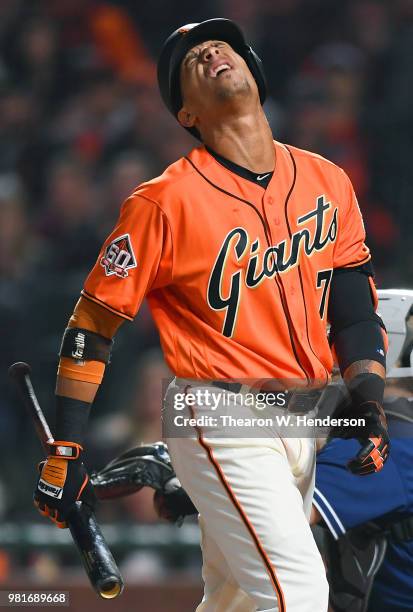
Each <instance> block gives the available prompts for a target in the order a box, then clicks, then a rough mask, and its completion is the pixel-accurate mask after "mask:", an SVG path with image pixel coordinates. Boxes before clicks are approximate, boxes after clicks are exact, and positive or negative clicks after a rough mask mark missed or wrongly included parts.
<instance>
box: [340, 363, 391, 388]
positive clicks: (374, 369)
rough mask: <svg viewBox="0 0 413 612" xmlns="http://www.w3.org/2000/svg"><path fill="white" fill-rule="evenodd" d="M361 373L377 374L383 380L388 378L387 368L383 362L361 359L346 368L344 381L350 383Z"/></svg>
mask: <svg viewBox="0 0 413 612" xmlns="http://www.w3.org/2000/svg"><path fill="white" fill-rule="evenodd" d="M360 374H377V376H380V378H382V379H383V380H384V379H385V378H386V370H385V369H384V367H383V365H382V364H381V363H379V362H378V361H373V360H372V359H360V360H359V361H354V363H352V364H350V365H349V366H348V367H347V368H346V370H345V372H344V374H343V379H344V382H345V383H347V384H348V383H349V382H350V381H351V380H353V379H354V378H355V377H356V376H359V375H360Z"/></svg>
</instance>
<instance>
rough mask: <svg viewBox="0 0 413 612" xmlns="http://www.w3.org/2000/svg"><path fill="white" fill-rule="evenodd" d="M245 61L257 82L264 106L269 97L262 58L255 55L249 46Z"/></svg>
mask: <svg viewBox="0 0 413 612" xmlns="http://www.w3.org/2000/svg"><path fill="white" fill-rule="evenodd" d="M244 59H245V60H246V63H247V66H248V68H249V69H250V71H251V73H252V76H253V77H254V79H255V82H256V83H257V87H258V93H259V95H260V102H261V104H264V102H265V98H266V97H267V79H266V78H265V72H264V67H263V65H262V61H261V58H260V57H259V56H258V55H257V53H255V51H254V49H252V48H251V47H249V46H248V47H247V49H246V53H245V55H244Z"/></svg>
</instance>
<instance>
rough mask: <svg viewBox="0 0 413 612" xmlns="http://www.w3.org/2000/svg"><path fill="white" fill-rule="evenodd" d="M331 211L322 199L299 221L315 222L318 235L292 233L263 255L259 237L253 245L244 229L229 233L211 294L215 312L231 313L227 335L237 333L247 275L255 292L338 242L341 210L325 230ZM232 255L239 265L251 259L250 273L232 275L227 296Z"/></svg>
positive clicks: (307, 231)
mask: <svg viewBox="0 0 413 612" xmlns="http://www.w3.org/2000/svg"><path fill="white" fill-rule="evenodd" d="M330 208H331V203H330V202H327V201H326V198H325V196H324V195H321V196H319V197H318V198H317V206H316V208H315V209H314V210H312V211H310V212H309V213H307V214H305V215H303V216H302V217H299V218H298V219H297V224H298V225H302V224H304V223H307V221H310V220H312V219H315V222H316V223H315V231H314V233H313V234H312V232H311V231H310V229H308V228H307V227H304V228H303V229H300V230H298V231H297V232H295V233H294V234H292V236H291V239H288V240H287V239H286V240H282V241H281V242H279V243H278V244H276V245H272V246H269V247H268V248H267V249H266V250H265V251H264V252H263V253H262V255H261V253H260V249H261V244H260V240H259V238H257V239H256V240H254V241H253V242H252V243H251V241H250V237H249V235H248V232H247V230H246V229H244V228H243V227H236V228H234V229H232V230H231V231H230V232H229V233H228V234H227V236H226V237H225V239H224V242H223V244H222V246H221V249H220V251H219V253H218V256H217V259H216V261H215V265H214V267H213V269H212V272H211V276H210V279H209V283H208V293H207V299H208V305H209V306H210V308H212V309H213V310H225V309H226V311H227V312H226V317H225V321H224V327H223V334H224V336H228V337H231V336H232V335H233V333H234V329H235V322H236V317H237V312H238V308H239V302H240V298H241V280H242V278H243V276H244V275H245V276H244V279H243V280H244V284H245V286H246V287H247V288H249V289H254V288H255V287H258V286H259V285H260V284H261V283H262V282H263V281H264V280H265V279H270V278H274V276H275V275H276V274H277V273H285V272H287V271H288V270H290V269H291V268H292V267H294V266H295V265H296V264H297V263H298V262H299V258H300V254H301V253H302V252H304V253H305V255H306V256H307V257H310V256H311V255H312V254H313V253H314V252H315V251H318V252H319V251H322V250H323V249H324V248H325V247H326V246H327V245H328V244H329V243H333V242H334V241H335V240H336V237H337V229H338V219H337V213H338V209H337V208H335V209H334V211H333V214H332V217H331V221H330V223H329V225H328V227H327V229H326V228H325V213H326V211H327V210H329V209H330ZM249 245H251V246H249ZM288 246H289V248H288ZM248 247H249V248H248ZM231 252H232V254H233V255H235V259H236V261H237V262H238V264H242V260H243V259H244V258H245V257H249V260H248V263H247V266H246V272H245V271H244V269H241V270H238V271H237V272H234V273H233V274H232V275H231V283H230V291H229V294H228V295H227V296H223V292H222V287H223V285H224V278H225V274H226V269H227V264H228V261H231V259H232V258H231V257H230V254H231Z"/></svg>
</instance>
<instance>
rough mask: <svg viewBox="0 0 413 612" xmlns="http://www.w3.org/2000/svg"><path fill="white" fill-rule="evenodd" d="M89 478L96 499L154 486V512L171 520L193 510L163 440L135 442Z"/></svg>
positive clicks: (195, 512) (123, 494) (108, 497)
mask: <svg viewBox="0 0 413 612" xmlns="http://www.w3.org/2000/svg"><path fill="white" fill-rule="evenodd" d="M91 482H92V484H93V487H94V491H95V494H96V497H97V498H98V499H103V500H105V499H115V498H118V497H123V496H125V495H131V494H132V493H136V492H137V491H139V490H140V489H142V487H145V486H147V487H152V488H153V489H155V496H154V504H155V508H156V511H157V513H158V515H159V516H160V517H162V518H164V519H166V520H168V521H170V522H172V523H176V522H182V520H183V518H184V517H185V516H187V515H189V514H197V510H196V508H195V506H194V505H193V504H192V502H191V500H190V498H189V497H188V495H187V494H186V492H185V491H184V489H183V488H182V486H181V483H180V482H179V480H178V478H177V477H176V474H175V472H174V470H173V467H172V464H171V459H170V456H169V453H168V448H167V446H166V444H164V443H163V442H155V444H149V445H146V446H137V447H135V448H132V449H130V450H128V451H126V452H125V453H122V454H121V455H119V457H116V458H115V459H113V460H112V461H110V462H109V463H108V464H107V465H106V466H105V467H104V468H103V469H102V470H100V471H99V472H93V473H92V475H91Z"/></svg>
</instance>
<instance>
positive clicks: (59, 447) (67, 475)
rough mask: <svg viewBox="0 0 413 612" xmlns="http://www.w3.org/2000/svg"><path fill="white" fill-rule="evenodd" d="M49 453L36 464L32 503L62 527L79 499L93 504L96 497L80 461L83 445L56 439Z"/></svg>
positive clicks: (92, 505) (90, 504) (50, 446)
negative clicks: (37, 467)
mask: <svg viewBox="0 0 413 612" xmlns="http://www.w3.org/2000/svg"><path fill="white" fill-rule="evenodd" d="M49 449H50V454H49V456H48V457H47V459H46V461H42V462H41V463H40V464H39V469H40V476H39V478H38V481H37V485H36V489H35V492H34V498H33V501H34V505H35V506H36V507H37V509H38V510H39V512H40V514H42V515H43V516H47V517H48V518H49V519H50V520H51V521H53V522H54V523H55V524H56V525H57V526H58V527H60V528H61V529H65V528H66V527H67V516H68V514H69V512H70V510H71V508H72V507H73V505H74V503H75V502H76V501H78V500H80V501H82V502H84V503H87V504H88V505H89V506H90V507H91V508H93V507H94V505H95V502H96V497H95V494H94V492H93V486H92V485H91V483H90V479H89V475H88V473H87V471H86V468H85V466H84V464H83V462H82V459H81V456H82V452H83V448H82V447H81V446H80V444H76V443H75V442H66V441H60V440H59V441H55V442H53V443H52V444H50V445H49Z"/></svg>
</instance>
